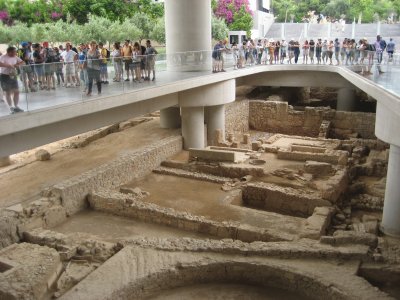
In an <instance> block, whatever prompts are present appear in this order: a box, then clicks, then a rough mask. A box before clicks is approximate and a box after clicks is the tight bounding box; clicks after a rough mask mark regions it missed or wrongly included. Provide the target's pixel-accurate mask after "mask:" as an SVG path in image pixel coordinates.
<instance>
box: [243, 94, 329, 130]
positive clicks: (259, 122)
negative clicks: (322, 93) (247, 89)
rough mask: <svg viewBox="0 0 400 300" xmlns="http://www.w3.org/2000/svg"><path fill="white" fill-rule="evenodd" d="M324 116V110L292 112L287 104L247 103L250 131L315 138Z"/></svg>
mask: <svg viewBox="0 0 400 300" xmlns="http://www.w3.org/2000/svg"><path fill="white" fill-rule="evenodd" d="M323 116H324V110H322V109H315V108H311V107H306V109H305V111H296V110H293V108H292V107H291V106H289V105H288V103H287V102H279V101H263V100H254V101H250V103H249V124H250V128H251V129H255V130H259V131H266V132H271V133H283V134H290V135H302V136H311V137H315V136H318V134H319V129H320V127H321V123H322V120H323Z"/></svg>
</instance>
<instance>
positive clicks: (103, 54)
mask: <svg viewBox="0 0 400 300" xmlns="http://www.w3.org/2000/svg"><path fill="white" fill-rule="evenodd" d="M99 52H100V58H101V59H100V78H101V83H103V84H108V72H107V61H108V58H109V52H108V50H107V49H106V48H105V47H104V44H103V43H102V42H100V43H99Z"/></svg>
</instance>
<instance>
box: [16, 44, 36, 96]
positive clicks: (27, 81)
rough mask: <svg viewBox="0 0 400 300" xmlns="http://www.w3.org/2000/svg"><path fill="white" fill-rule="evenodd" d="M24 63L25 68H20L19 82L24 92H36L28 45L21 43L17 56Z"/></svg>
mask: <svg viewBox="0 0 400 300" xmlns="http://www.w3.org/2000/svg"><path fill="white" fill-rule="evenodd" d="M19 58H20V59H22V60H23V61H24V63H25V65H26V66H25V67H23V68H21V81H22V83H23V85H24V89H25V91H26V92H28V91H29V90H30V91H31V92H36V89H35V87H34V86H33V85H34V79H33V69H32V67H31V64H32V60H31V51H30V48H29V43H27V42H23V43H21V53H20V56H19Z"/></svg>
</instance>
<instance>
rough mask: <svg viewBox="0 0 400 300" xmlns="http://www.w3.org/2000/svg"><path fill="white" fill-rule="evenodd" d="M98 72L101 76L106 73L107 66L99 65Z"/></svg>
mask: <svg viewBox="0 0 400 300" xmlns="http://www.w3.org/2000/svg"><path fill="white" fill-rule="evenodd" d="M100 72H101V73H102V74H105V73H107V64H103V63H101V64H100Z"/></svg>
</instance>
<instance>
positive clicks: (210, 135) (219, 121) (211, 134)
mask: <svg viewBox="0 0 400 300" xmlns="http://www.w3.org/2000/svg"><path fill="white" fill-rule="evenodd" d="M205 115H206V123H207V141H208V143H207V144H208V145H210V146H216V145H217V142H218V141H214V139H215V131H216V130H217V129H220V130H222V137H223V138H225V105H224V104H222V105H215V106H208V107H205Z"/></svg>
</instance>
